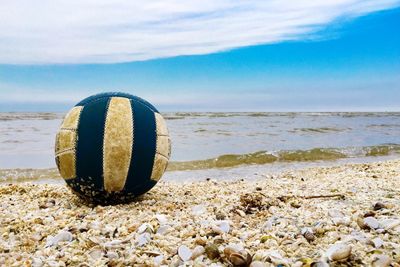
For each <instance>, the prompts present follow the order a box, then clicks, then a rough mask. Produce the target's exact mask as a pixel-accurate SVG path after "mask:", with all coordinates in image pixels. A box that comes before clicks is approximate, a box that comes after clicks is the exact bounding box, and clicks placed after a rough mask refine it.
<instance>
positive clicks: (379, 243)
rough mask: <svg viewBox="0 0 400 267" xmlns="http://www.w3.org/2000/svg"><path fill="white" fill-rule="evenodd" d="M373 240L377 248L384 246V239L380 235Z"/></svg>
mask: <svg viewBox="0 0 400 267" xmlns="http://www.w3.org/2000/svg"><path fill="white" fill-rule="evenodd" d="M371 242H372V244H373V245H374V247H375V248H380V247H382V246H383V240H382V239H380V238H379V237H377V238H374V239H372V240H371Z"/></svg>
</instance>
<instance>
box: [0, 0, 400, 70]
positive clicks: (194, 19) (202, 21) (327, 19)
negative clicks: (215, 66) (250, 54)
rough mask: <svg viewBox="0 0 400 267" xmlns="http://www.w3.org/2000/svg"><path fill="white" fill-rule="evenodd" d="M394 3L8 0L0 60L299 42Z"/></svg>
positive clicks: (133, 56) (132, 56) (100, 59)
mask: <svg viewBox="0 0 400 267" xmlns="http://www.w3.org/2000/svg"><path fill="white" fill-rule="evenodd" d="M399 5H400V1H398V0H307V1H306V0H297V1H291V0H280V1H277V0H270V1H267V0H260V1H252V0H243V1H239V0H220V1H215V0H196V1H177V0H153V1H144V0H143V1H133V0H132V1H128V0H126V1H123V0H58V1H55V0H41V1H31V0H13V1H1V4H0V63H11V64H43V63H44V64H46V63H107V62H126V61H136V60H146V59H153V58H160V57H171V56H179V55H197V54H207V53H212V52H217V51H223V50H227V49H232V48H236V47H242V46H249V45H257V44H267V43H274V42H280V41H284V40H293V39H299V38H305V36H307V34H311V33H314V32H315V31H316V30H317V29H319V28H320V27H321V26H324V25H327V24H329V23H332V22H333V21H335V20H336V19H340V18H349V17H350V18H351V17H357V16H361V15H364V14H367V13H370V12H374V11H379V10H384V9H388V8H393V7H395V6H399Z"/></svg>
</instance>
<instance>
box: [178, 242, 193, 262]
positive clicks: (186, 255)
mask: <svg viewBox="0 0 400 267" xmlns="http://www.w3.org/2000/svg"><path fill="white" fill-rule="evenodd" d="M178 255H179V257H180V258H181V259H182V261H184V262H185V261H188V260H190V258H191V257H192V251H191V250H190V249H189V248H188V247H187V246H185V245H181V246H179V248H178Z"/></svg>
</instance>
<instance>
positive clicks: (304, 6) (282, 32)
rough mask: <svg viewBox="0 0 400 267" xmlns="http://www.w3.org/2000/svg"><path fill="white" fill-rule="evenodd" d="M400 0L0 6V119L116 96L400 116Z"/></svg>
mask: <svg viewBox="0 0 400 267" xmlns="http://www.w3.org/2000/svg"><path fill="white" fill-rule="evenodd" d="M397 25H400V1H394V0H382V1H381V0H376V1H369V0H364V1H361V0H335V1H334V0H313V1H305V0H301V1H289V0H286V1H285V0H281V1H252V0H248V1H211V0H203V1H184V3H181V1H171V0H168V1H167V0H164V1H161V0H160V1H122V0H110V1H105V0H104V1H103V0H99V1H91V0H81V1H50V0H43V1H40V2H39V3H37V2H36V3H33V2H32V1H26V0H16V1H6V2H5V3H2V4H1V5H0V112H5V111H59V112H64V111H66V110H68V109H69V108H70V107H71V106H73V105H74V104H75V103H76V102H78V101H79V100H80V99H82V98H84V97H87V96H89V95H91V94H95V93H99V92H105V91H123V92H128V93H132V94H135V95H137V96H140V97H142V98H144V99H146V100H148V101H150V102H151V103H153V104H154V105H155V106H156V107H157V108H158V109H159V110H160V111H400V30H399V27H398V26H397Z"/></svg>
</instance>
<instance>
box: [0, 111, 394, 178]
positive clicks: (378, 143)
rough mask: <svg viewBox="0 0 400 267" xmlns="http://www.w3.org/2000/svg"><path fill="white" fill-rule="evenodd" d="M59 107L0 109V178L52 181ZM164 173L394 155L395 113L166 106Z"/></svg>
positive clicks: (239, 171)
mask: <svg viewBox="0 0 400 267" xmlns="http://www.w3.org/2000/svg"><path fill="white" fill-rule="evenodd" d="M63 116H64V114H62V113H0V182H4V183H5V182H7V183H10V182H21V181H35V182H48V181H53V182H54V181H56V182H57V181H59V180H61V178H60V177H59V175H58V172H57V170H56V165H55V161H54V143H55V135H56V132H57V130H58V128H59V126H60V124H61V121H62V118H63ZM163 116H164V118H165V119H166V121H167V125H168V128H169V131H170V136H171V140H172V155H171V159H170V163H169V166H168V169H167V173H166V174H165V175H164V178H165V179H167V180H180V181H191V180H198V179H253V178H260V177H262V176H263V175H264V176H265V175H266V174H269V175H273V173H275V172H281V171H282V170H291V169H297V168H304V167H308V166H330V165H335V164H342V163H346V162H350V163H353V162H357V163H358V162H371V161H377V160H386V159H393V158H400V112H387V113H385V112H378V113H375V112H322V113H321V112H318V113H316V112H169V113H164V114H163Z"/></svg>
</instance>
